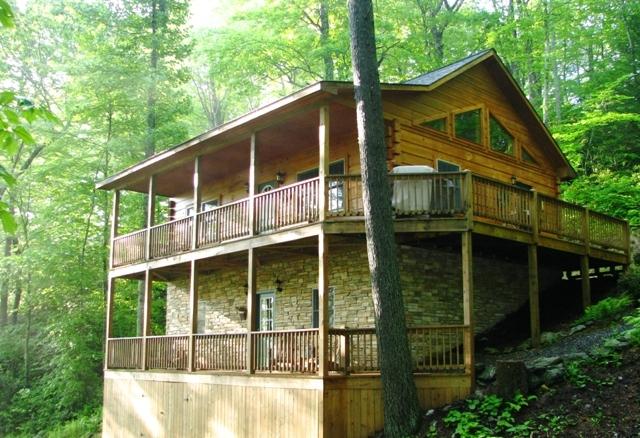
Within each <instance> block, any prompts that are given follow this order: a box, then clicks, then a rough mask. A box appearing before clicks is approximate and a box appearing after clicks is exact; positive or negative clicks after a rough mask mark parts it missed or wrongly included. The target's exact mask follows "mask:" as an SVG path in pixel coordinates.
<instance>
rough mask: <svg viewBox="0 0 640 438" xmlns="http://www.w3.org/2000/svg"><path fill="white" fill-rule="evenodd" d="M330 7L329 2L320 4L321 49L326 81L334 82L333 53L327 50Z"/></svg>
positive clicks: (323, 1)
mask: <svg viewBox="0 0 640 438" xmlns="http://www.w3.org/2000/svg"><path fill="white" fill-rule="evenodd" d="M329 29H330V27H329V5H328V4H327V0H322V1H321V2H320V47H322V53H323V54H322V61H323V63H324V78H323V79H324V80H325V81H332V80H333V70H334V65H333V58H332V56H331V52H330V51H329V50H327V46H328V45H329Z"/></svg>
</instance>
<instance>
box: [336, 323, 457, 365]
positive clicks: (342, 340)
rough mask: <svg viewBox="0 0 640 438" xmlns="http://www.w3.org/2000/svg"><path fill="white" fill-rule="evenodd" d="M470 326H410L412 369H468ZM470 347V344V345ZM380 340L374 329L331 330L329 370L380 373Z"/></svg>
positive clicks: (408, 331)
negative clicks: (466, 345)
mask: <svg viewBox="0 0 640 438" xmlns="http://www.w3.org/2000/svg"><path fill="white" fill-rule="evenodd" d="M468 331H469V328H468V326H464V325H450V326H424V327H412V328H408V329H407V334H408V337H409V348H410V350H411V357H412V360H413V371H414V372H417V373H427V372H431V373H433V372H455V371H457V372H463V371H465V355H464V346H465V342H466V341H465V336H466V335H467V334H468V333H467V332H468ZM467 348H468V347H467ZM378 358H379V357H378V341H377V336H376V332H375V329H374V328H354V329H330V330H329V361H330V364H329V366H330V369H331V370H333V371H338V372H341V373H345V374H357V373H371V372H379V371H380V365H379V363H378Z"/></svg>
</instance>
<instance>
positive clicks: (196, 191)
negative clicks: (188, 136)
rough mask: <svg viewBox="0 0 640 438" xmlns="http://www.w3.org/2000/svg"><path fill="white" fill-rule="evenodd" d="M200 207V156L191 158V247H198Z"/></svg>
mask: <svg viewBox="0 0 640 438" xmlns="http://www.w3.org/2000/svg"><path fill="white" fill-rule="evenodd" d="M201 207H202V187H201V184H200V157H199V156H197V157H196V158H195V159H194V160H193V223H192V224H191V249H196V248H198V226H199V224H198V213H200V208H201Z"/></svg>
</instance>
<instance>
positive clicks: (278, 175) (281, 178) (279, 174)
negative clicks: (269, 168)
mask: <svg viewBox="0 0 640 438" xmlns="http://www.w3.org/2000/svg"><path fill="white" fill-rule="evenodd" d="M285 176H287V174H286V173H284V172H283V171H282V170H279V171H277V172H276V182H277V183H278V184H282V183H283V182H284V177H285Z"/></svg>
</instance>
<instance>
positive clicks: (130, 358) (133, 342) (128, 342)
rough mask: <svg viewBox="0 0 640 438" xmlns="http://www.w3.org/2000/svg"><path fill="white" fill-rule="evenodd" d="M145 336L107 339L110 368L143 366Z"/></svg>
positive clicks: (106, 360) (108, 366)
mask: <svg viewBox="0 0 640 438" xmlns="http://www.w3.org/2000/svg"><path fill="white" fill-rule="evenodd" d="M142 341H143V338H112V339H107V357H106V359H105V362H106V365H107V368H109V369H118V368H123V369H136V368H141V367H142Z"/></svg>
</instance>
